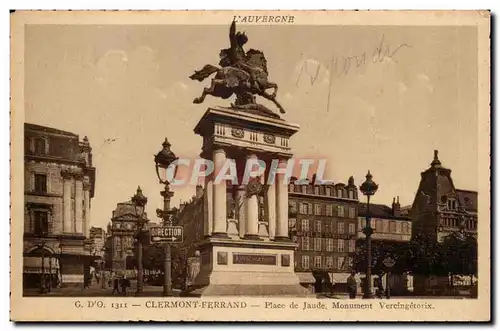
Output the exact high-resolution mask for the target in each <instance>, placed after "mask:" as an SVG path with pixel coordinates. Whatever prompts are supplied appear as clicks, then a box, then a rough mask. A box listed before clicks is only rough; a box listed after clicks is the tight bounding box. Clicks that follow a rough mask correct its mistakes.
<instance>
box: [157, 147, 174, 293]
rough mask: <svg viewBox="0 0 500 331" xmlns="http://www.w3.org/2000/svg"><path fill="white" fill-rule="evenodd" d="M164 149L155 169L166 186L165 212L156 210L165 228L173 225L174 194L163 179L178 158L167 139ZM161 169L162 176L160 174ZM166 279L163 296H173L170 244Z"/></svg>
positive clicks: (168, 245)
mask: <svg viewBox="0 0 500 331" xmlns="http://www.w3.org/2000/svg"><path fill="white" fill-rule="evenodd" d="M162 146H163V148H162V149H161V151H159V152H158V154H156V155H155V158H154V161H155V167H156V175H157V176H158V181H159V182H160V184H162V185H165V189H164V190H163V191H161V192H160V193H161V196H162V197H163V210H161V209H156V214H157V216H158V217H160V218H162V219H163V225H164V226H171V225H172V216H173V215H172V214H171V211H170V199H171V198H172V197H173V196H174V192H172V191H170V183H169V181H168V177H167V176H165V177H164V178H162V174H165V175H166V173H167V171H168V170H167V169H168V168H169V166H170V165H171V164H172V162H174V161H176V160H177V159H178V158H177V156H175V154H174V153H173V152H172V151H171V150H170V146H171V145H170V143H169V142H168V139H167V138H165V141H164V142H163V144H162ZM160 169H161V170H162V171H161V174H160ZM176 172H177V167H175V170H174V174H173V177H175V174H176ZM163 263H164V279H163V296H166V297H168V296H172V250H171V246H170V243H166V244H165V260H164V262H163Z"/></svg>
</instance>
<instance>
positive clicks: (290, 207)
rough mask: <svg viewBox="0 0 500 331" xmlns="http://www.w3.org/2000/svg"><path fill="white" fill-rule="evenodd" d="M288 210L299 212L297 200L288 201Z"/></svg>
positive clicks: (293, 212)
mask: <svg viewBox="0 0 500 331" xmlns="http://www.w3.org/2000/svg"><path fill="white" fill-rule="evenodd" d="M288 212H290V213H292V214H295V213H297V203H296V202H295V201H290V202H288Z"/></svg>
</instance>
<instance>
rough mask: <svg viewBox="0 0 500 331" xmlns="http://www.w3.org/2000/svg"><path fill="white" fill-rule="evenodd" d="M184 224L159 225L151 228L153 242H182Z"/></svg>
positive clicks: (150, 233)
mask: <svg viewBox="0 0 500 331" xmlns="http://www.w3.org/2000/svg"><path fill="white" fill-rule="evenodd" d="M183 230H184V229H183V227H182V226H157V227H152V228H150V229H149V235H150V237H151V243H182V241H183V239H184V231H183Z"/></svg>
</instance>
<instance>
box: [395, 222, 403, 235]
mask: <svg viewBox="0 0 500 331" xmlns="http://www.w3.org/2000/svg"><path fill="white" fill-rule="evenodd" d="M402 225H403V223H401V222H396V233H401V227H402Z"/></svg>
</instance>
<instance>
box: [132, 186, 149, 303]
mask: <svg viewBox="0 0 500 331" xmlns="http://www.w3.org/2000/svg"><path fill="white" fill-rule="evenodd" d="M132 202H133V203H134V207H135V214H136V215H137V228H136V232H135V235H134V239H135V240H136V241H137V289H136V292H135V293H136V295H139V294H140V293H142V288H143V283H144V281H143V268H142V240H143V236H142V234H143V230H144V224H146V223H147V221H148V220H147V219H145V218H144V212H145V209H146V204H147V203H148V198H146V197H145V196H144V194H142V190H141V187H140V186H139V187H137V192H136V193H135V195H134V196H133V197H132Z"/></svg>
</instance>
